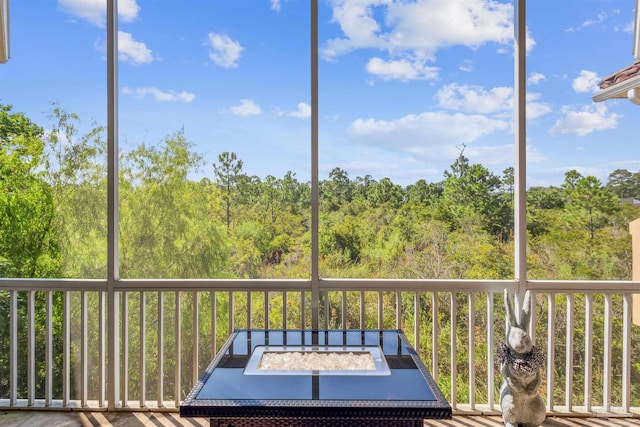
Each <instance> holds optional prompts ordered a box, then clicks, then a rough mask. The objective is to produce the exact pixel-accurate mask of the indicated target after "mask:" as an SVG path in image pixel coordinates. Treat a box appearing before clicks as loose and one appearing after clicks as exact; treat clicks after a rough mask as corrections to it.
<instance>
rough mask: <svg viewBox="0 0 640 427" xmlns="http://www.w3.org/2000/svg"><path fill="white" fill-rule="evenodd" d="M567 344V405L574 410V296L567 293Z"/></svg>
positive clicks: (569, 409) (569, 410) (568, 409)
mask: <svg viewBox="0 0 640 427" xmlns="http://www.w3.org/2000/svg"><path fill="white" fill-rule="evenodd" d="M566 326H567V343H566V346H565V348H566V352H565V371H564V372H565V374H564V375H565V397H564V399H565V404H566V406H567V411H568V412H571V411H572V410H573V399H572V394H573V294H570V293H567V325H566Z"/></svg>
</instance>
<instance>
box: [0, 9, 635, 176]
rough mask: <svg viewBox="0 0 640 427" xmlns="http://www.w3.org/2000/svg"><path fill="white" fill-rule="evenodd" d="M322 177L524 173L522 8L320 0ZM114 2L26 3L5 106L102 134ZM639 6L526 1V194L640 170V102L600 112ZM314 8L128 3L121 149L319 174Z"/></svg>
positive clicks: (6, 73)
mask: <svg viewBox="0 0 640 427" xmlns="http://www.w3.org/2000/svg"><path fill="white" fill-rule="evenodd" d="M319 3H320V10H319V20H320V23H319V25H320V27H319V28H320V30H319V31H320V55H321V58H320V65H319V75H320V77H319V79H320V80H319V90H320V95H319V102H320V106H319V117H320V170H321V179H323V178H325V177H326V175H327V174H328V172H329V171H330V170H331V169H333V168H334V167H341V168H343V169H345V170H347V171H348V173H349V176H350V177H351V178H352V179H355V177H356V176H365V175H371V176H372V177H373V178H374V179H377V180H379V179H382V178H384V177H389V178H391V180H392V181H393V182H395V183H398V184H402V185H407V184H410V183H413V182H415V181H416V180H418V179H421V178H424V179H426V180H427V181H430V182H435V181H440V180H442V178H443V171H444V170H445V169H447V168H448V167H449V165H450V164H451V163H452V162H453V161H454V160H455V158H456V157H457V155H458V154H459V152H460V150H462V149H464V153H465V155H466V156H467V157H469V158H470V160H471V162H472V163H481V164H483V165H485V166H486V167H488V168H490V169H491V170H493V171H494V172H495V173H498V174H500V173H501V172H502V171H503V170H504V169H505V168H506V167H508V166H512V165H513V162H514V160H513V157H514V154H513V140H514V136H513V120H512V114H513V39H512V35H513V2H511V1H497V0H415V1H409V0H403V1H400V0H319ZM105 4H106V1H105V0H57V1H54V0H47V1H44V0H14V1H12V2H11V32H12V33H11V59H10V60H9V62H8V63H6V64H3V65H0V102H2V103H7V104H12V105H13V106H14V110H15V111H21V112H25V113H27V114H28V115H29V116H30V117H32V118H33V119H34V120H36V121H37V122H39V123H42V124H43V125H45V124H46V123H47V121H46V112H47V110H48V109H49V108H50V107H49V105H50V102H52V101H54V102H58V103H59V105H60V106H61V107H62V108H64V109H66V110H67V111H71V112H76V113H78V114H79V115H80V118H81V120H82V123H81V125H80V129H81V130H84V129H88V128H89V127H90V126H91V125H92V123H93V122H96V123H98V124H105V123H106V111H105V110H106V86H105V75H106V60H105V45H106V30H105ZM634 6H635V1H633V0H532V1H529V2H528V9H527V16H528V65H527V76H528V80H529V83H528V100H529V102H528V122H527V123H528V125H527V133H528V135H527V140H528V142H527V147H528V149H527V152H528V154H527V159H528V163H527V175H528V185H529V186H531V185H545V186H546V185H560V184H561V183H562V181H563V177H564V173H565V172H566V171H568V170H570V169H577V170H579V171H580V172H581V173H582V174H584V175H595V176H596V177H598V178H599V179H601V180H602V181H603V182H606V179H607V176H608V174H609V173H610V172H612V171H613V170H615V169H617V168H625V169H628V170H630V171H632V172H636V171H638V170H640V144H638V137H639V135H640V107H638V106H634V105H633V104H631V103H630V102H629V101H627V100H616V101H607V102H604V103H599V104H595V103H593V102H592V100H591V96H592V94H593V93H594V92H595V91H596V86H597V84H598V82H599V81H600V80H601V79H602V78H603V77H606V76H607V75H609V74H611V73H613V72H615V71H617V70H619V69H621V68H623V67H626V66H627V65H629V64H631V63H632V62H633V60H634V58H633V56H632V54H631V51H632V46H633V16H634V15H633V14H634ZM309 7H310V6H309V1H307V0H279V1H278V0H224V1H223V0H208V1H205V0H181V1H157V0H120V2H119V12H120V13H119V15H120V22H119V30H120V33H119V44H120V62H119V72H120V75H119V90H118V92H119V101H120V116H119V127H120V143H121V150H122V151H126V150H127V149H129V148H131V147H132V146H136V145H138V144H140V143H145V144H155V143H157V142H158V141H160V140H161V139H162V138H164V137H166V136H168V135H171V134H173V133H175V132H176V131H178V130H180V129H184V133H185V136H186V137H187V138H188V139H189V140H190V141H192V142H193V143H194V144H195V145H196V150H197V151H198V152H199V153H201V154H203V155H204V156H205V159H206V165H205V166H204V167H203V169H202V170H201V171H199V172H196V173H194V176H193V178H194V179H195V178H198V177H200V176H210V177H211V176H212V175H213V169H212V167H211V163H213V162H215V161H216V160H217V155H218V154H219V153H221V152H223V151H233V152H236V153H237V154H238V157H239V158H240V159H242V160H243V162H244V171H245V172H246V173H248V174H250V175H257V176H259V177H261V178H264V177H265V176H267V175H269V174H270V175H274V176H276V177H282V176H284V174H285V173H286V172H287V171H289V170H291V171H293V172H295V173H296V174H297V177H298V179H300V180H302V181H307V180H309V179H310V178H309V177H310V172H309V171H310V118H309V117H310V76H309V73H310V56H309V55H310V49H309V19H310V12H309Z"/></svg>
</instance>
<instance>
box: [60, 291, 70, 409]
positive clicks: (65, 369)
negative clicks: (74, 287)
mask: <svg viewBox="0 0 640 427" xmlns="http://www.w3.org/2000/svg"><path fill="white" fill-rule="evenodd" d="M62 295H63V296H62V305H63V309H62V319H63V320H62V406H64V407H65V408H66V407H67V406H69V399H70V395H71V386H70V381H71V367H70V364H71V354H70V352H71V324H70V313H71V309H70V305H71V292H69V291H64V293H63V294H62Z"/></svg>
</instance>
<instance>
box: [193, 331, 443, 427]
mask: <svg viewBox="0 0 640 427" xmlns="http://www.w3.org/2000/svg"><path fill="white" fill-rule="evenodd" d="M180 416H183V417H207V418H209V419H210V425H211V426H225V427H240V426H329V425H331V426H341V425H344V426H380V427H382V426H385V427H387V426H412V427H413V426H421V425H422V423H423V420H424V419H426V418H451V406H450V405H449V404H448V403H447V401H446V400H445V399H444V397H443V395H442V393H441V392H440V390H439V389H438V387H437V385H436V384H435V382H434V381H433V379H432V378H431V376H430V375H429V373H428V372H427V369H426V368H425V366H424V364H423V363H422V362H421V360H420V358H419V357H418V356H417V354H416V352H415V350H414V349H413V348H412V347H411V345H410V344H409V342H408V340H407V338H406V337H405V336H404V334H403V333H402V331H400V330H365V331H359V330H319V331H300V330H238V331H235V332H234V333H233V334H232V335H231V336H230V337H229V339H228V340H227V342H226V343H225V345H224V347H223V348H222V349H221V350H220V351H219V352H218V355H217V356H216V358H215V359H214V360H213V361H212V362H211V364H210V365H209V367H208V368H207V370H206V371H205V372H204V374H203V375H202V376H201V378H200V380H198V383H197V384H196V385H195V386H194V388H193V389H192V390H191V392H190V393H189V395H188V396H187V398H186V399H185V401H184V402H183V403H182V404H181V405H180Z"/></svg>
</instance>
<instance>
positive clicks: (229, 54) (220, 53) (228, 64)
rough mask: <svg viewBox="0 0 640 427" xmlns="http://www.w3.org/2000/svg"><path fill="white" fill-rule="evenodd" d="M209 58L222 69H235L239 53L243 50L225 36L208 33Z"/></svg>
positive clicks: (238, 44)
mask: <svg viewBox="0 0 640 427" xmlns="http://www.w3.org/2000/svg"><path fill="white" fill-rule="evenodd" d="M209 47H210V50H209V58H211V60H212V61H213V62H215V63H216V64H217V65H219V66H221V67H224V68H236V67H237V66H238V61H239V60H240V53H242V51H243V50H244V48H243V47H242V46H240V43H238V42H237V41H235V40H232V39H231V38H230V37H229V36H227V35H225V34H216V33H212V32H210V33H209Z"/></svg>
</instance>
